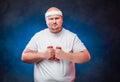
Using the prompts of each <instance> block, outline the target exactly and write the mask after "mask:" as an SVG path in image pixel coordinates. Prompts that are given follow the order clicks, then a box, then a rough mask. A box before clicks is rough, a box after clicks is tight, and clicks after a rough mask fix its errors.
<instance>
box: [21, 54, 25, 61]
mask: <svg viewBox="0 0 120 82" xmlns="http://www.w3.org/2000/svg"><path fill="white" fill-rule="evenodd" d="M21 61H22V62H26V58H25V57H24V54H22V57H21Z"/></svg>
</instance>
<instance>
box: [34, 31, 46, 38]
mask: <svg viewBox="0 0 120 82" xmlns="http://www.w3.org/2000/svg"><path fill="white" fill-rule="evenodd" d="M47 33H48V29H43V30H40V31H38V32H36V33H35V34H34V35H33V38H40V37H44V36H45V35H46V34H47Z"/></svg>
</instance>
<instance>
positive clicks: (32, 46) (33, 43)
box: [26, 35, 37, 51]
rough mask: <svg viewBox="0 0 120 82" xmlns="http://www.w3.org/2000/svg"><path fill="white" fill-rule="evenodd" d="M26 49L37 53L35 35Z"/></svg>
mask: <svg viewBox="0 0 120 82" xmlns="http://www.w3.org/2000/svg"><path fill="white" fill-rule="evenodd" d="M26 48H29V49H31V50H35V51H37V43H36V35H34V36H33V37H32V38H31V39H30V41H29V42H28V44H27V46H26Z"/></svg>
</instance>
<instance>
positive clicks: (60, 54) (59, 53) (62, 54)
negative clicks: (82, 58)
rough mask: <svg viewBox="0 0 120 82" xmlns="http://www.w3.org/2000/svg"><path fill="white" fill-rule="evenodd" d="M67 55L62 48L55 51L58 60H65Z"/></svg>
mask: <svg viewBox="0 0 120 82" xmlns="http://www.w3.org/2000/svg"><path fill="white" fill-rule="evenodd" d="M65 55H66V53H65V52H64V51H63V50H62V49H61V48H60V49H59V48H58V49H55V57H56V58H58V59H64V57H65Z"/></svg>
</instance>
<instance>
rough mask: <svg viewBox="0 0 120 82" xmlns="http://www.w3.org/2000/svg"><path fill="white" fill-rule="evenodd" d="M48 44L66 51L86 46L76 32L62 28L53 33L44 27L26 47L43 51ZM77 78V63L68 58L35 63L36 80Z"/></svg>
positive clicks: (68, 81) (50, 81)
mask: <svg viewBox="0 0 120 82" xmlns="http://www.w3.org/2000/svg"><path fill="white" fill-rule="evenodd" d="M47 46H53V47H54V48H55V47H56V46H61V48H62V50H63V51H65V52H80V51H82V50H84V49H86V47H85V46H84V45H83V43H82V42H81V40H80V39H79V38H78V37H77V35H76V34H74V33H72V32H70V31H68V30H66V29H64V28H63V29H62V31H61V32H59V33H51V32H50V31H49V29H48V28H47V29H44V30H42V31H40V32H38V33H36V34H35V35H34V36H33V37H32V38H31V40H30V41H29V43H28V44H27V46H26V48H29V49H31V50H35V51H38V52H43V51H45V50H46V49H47ZM74 79H75V64H74V63H73V62H71V61H68V60H60V61H52V60H42V61H40V62H38V63H35V66H34V81H35V82H72V81H74Z"/></svg>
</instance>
